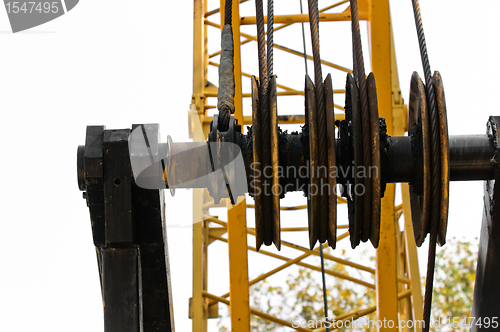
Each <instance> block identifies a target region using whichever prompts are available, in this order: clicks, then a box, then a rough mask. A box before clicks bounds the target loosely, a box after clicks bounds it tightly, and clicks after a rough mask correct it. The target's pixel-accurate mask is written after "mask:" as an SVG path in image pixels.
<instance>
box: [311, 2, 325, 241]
mask: <svg viewBox="0 0 500 332" xmlns="http://www.w3.org/2000/svg"><path fill="white" fill-rule="evenodd" d="M308 5H309V26H310V28H311V42H312V48H313V62H314V85H315V94H316V107H317V110H318V111H317V114H318V119H317V123H318V151H319V156H318V163H319V165H315V166H316V167H318V166H321V168H318V170H321V171H322V172H321V173H320V174H319V172H318V174H317V175H318V177H319V178H320V181H319V183H320V186H321V188H318V193H319V194H321V198H320V201H321V204H320V206H321V208H320V214H319V217H320V220H321V222H320V231H319V242H320V243H324V242H325V241H326V238H327V234H328V222H327V220H328V211H329V204H328V196H327V195H324V194H323V193H322V192H321V191H322V190H323V183H325V181H326V176H327V174H324V172H323V167H322V166H327V167H328V164H327V161H328V142H327V136H326V111H325V96H324V93H323V73H322V72H321V57H320V52H319V12H318V1H317V0H308ZM327 173H328V171H327Z"/></svg>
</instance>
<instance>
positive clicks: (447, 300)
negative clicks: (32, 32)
mask: <svg viewBox="0 0 500 332" xmlns="http://www.w3.org/2000/svg"><path fill="white" fill-rule="evenodd" d="M476 247H477V245H476V244H471V243H469V242H465V241H457V240H456V239H452V240H451V241H449V242H448V243H447V244H446V246H444V247H443V248H441V249H438V253H437V257H436V264H437V265H436V274H435V281H434V293H433V307H432V317H433V320H438V319H439V320H440V321H441V322H447V320H448V322H449V323H445V325H441V326H440V327H439V328H438V327H435V328H433V329H432V330H433V331H468V330H469V329H468V328H466V327H465V325H464V326H460V327H459V328H454V327H452V325H451V322H450V321H449V319H452V317H458V318H456V319H461V321H462V322H464V319H465V321H467V322H468V317H469V316H470V308H471V307H472V296H473V287H474V279H475V269H476V260H477V249H476ZM327 252H328V251H327ZM330 253H331V252H330ZM364 254H365V257H368V259H369V260H371V261H374V259H375V258H374V256H373V255H370V254H367V253H366V252H365V253H364ZM316 263H317V265H318V266H319V260H317V262H316ZM325 269H328V270H332V271H335V272H337V273H342V274H344V275H349V276H351V277H354V278H358V279H361V280H364V281H366V282H369V283H374V280H373V275H371V274H367V273H365V272H360V271H359V270H356V269H352V268H349V267H346V266H345V265H341V264H337V263H334V262H331V261H328V260H326V261H325ZM422 279H423V280H424V281H425V278H422ZM322 289H323V288H322V284H321V277H320V274H319V273H318V272H316V271H311V270H309V269H306V268H300V267H299V268H297V269H295V270H292V272H291V273H290V274H289V275H288V277H287V278H286V280H284V281H283V282H281V283H280V284H278V285H276V284H272V283H271V282H270V281H269V280H267V279H266V280H264V281H262V282H260V283H258V284H256V285H254V286H252V287H251V289H250V304H251V306H253V307H255V308H256V309H258V310H260V311H262V312H265V313H267V314H270V315H273V316H276V317H278V318H281V319H285V320H288V321H290V322H292V323H299V322H300V323H301V324H303V325H302V326H304V327H309V328H312V329H314V328H316V326H307V322H311V321H320V320H322V319H323V318H324V317H325V314H324V309H323V291H322ZM375 297H376V294H375V290H374V289H371V288H367V287H364V286H361V285H358V284H355V283H353V282H350V281H347V280H344V279H341V278H333V277H331V276H329V275H327V299H328V309H329V310H328V311H329V312H328V316H329V317H330V318H331V317H337V316H339V315H343V314H346V313H349V312H352V311H355V310H359V309H365V308H368V307H370V306H374V305H375ZM365 319H370V320H375V319H376V314H375V313H372V314H370V315H368V316H365ZM226 324H229V313H228V311H226V312H225V313H223V314H222V316H221V319H220V321H219V324H218V325H219V328H220V331H229V330H230V329H229V328H228V327H227V326H226ZM361 325H362V326H356V327H354V328H353V327H349V328H345V327H344V328H341V329H337V330H336V331H355V332H356V331H367V330H373V328H369V327H367V326H366V325H365V324H361ZM318 327H319V325H318ZM251 330H252V331H258V332H261V331H290V329H289V328H284V327H282V326H281V325H278V324H275V323H273V322H270V321H267V320H265V319H263V318H260V317H258V316H253V315H252V317H251Z"/></svg>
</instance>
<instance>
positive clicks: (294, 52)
mask: <svg viewBox="0 0 500 332" xmlns="http://www.w3.org/2000/svg"><path fill="white" fill-rule="evenodd" d="M205 24H206V25H209V26H212V27H214V28H218V29H220V25H219V24H217V23H214V22H211V21H208V20H205ZM241 36H243V37H245V38H247V39H250V40H255V41H256V40H257V37H256V36H252V35H249V34H247V33H244V32H241ZM274 48H276V49H278V50H282V51H285V52H288V53H291V54H294V55H297V56H300V57H304V53H301V52H299V51H295V50H293V49H291V48H288V47H285V46H282V45H279V44H274ZM218 54H220V52H219V53H217V54H216V53H214V54H212V55H210V57H212V56H215V55H218ZM306 57H307V59H308V60H313V57H312V56H311V55H308V54H307V55H306ZM321 63H322V64H323V65H325V66H328V67H331V68H335V69H338V70H341V71H344V72H346V73H352V70H351V69H349V68H346V67H343V66H339V65H337V64H334V63H332V62H329V61H326V60H321Z"/></svg>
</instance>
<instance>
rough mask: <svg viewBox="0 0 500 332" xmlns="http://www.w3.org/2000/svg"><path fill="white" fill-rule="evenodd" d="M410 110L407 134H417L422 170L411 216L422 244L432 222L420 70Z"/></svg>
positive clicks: (414, 80)
mask: <svg viewBox="0 0 500 332" xmlns="http://www.w3.org/2000/svg"><path fill="white" fill-rule="evenodd" d="M408 113H409V114H408V135H414V142H415V146H413V144H412V150H413V154H414V155H415V156H416V159H415V160H416V161H417V163H416V169H415V170H414V171H415V172H417V173H418V174H419V176H416V178H417V180H416V183H410V205H411V219H412V223H413V233H414V236H415V242H416V244H417V246H419V247H420V246H421V245H422V243H423V242H424V240H425V237H426V235H427V233H428V232H429V225H430V221H429V216H430V203H431V202H430V197H431V196H430V195H431V161H430V158H431V155H430V153H431V151H430V149H431V144H430V128H429V119H428V115H429V113H428V110H427V101H426V95H425V87H424V83H423V82H422V80H421V79H420V77H419V76H418V73H417V72H413V75H412V77H411V83H410V102H409V104H408ZM418 178H420V179H418ZM417 181H418V182H417Z"/></svg>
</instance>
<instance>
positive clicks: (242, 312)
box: [190, 0, 422, 332]
mask: <svg viewBox="0 0 500 332" xmlns="http://www.w3.org/2000/svg"><path fill="white" fill-rule="evenodd" d="M208 1H209V0H194V25H193V32H194V42H193V98H192V104H193V105H194V107H195V108H196V112H197V114H198V117H199V119H200V122H201V124H202V126H203V133H194V131H193V130H191V129H190V137H191V138H193V139H194V140H195V141H204V140H206V136H207V134H208V131H209V124H210V121H211V120H212V117H211V116H208V114H207V110H209V109H213V108H215V106H212V105H208V104H207V98H209V97H215V96H216V94H217V87H216V86H215V85H213V84H212V83H210V82H208V81H207V68H208V66H209V65H210V66H218V64H217V63H216V57H217V56H218V55H219V54H220V51H217V48H213V47H211V48H210V49H211V50H214V51H215V52H213V53H212V54H210V55H209V54H208V52H207V50H208V49H209V47H208V44H209V40H208V29H209V28H210V29H213V28H217V29H220V26H221V24H219V23H217V16H218V15H216V14H217V13H219V15H222V17H223V15H224V0H219V1H217V0H214V1H216V2H219V4H221V9H222V12H221V10H220V9H219V8H216V9H213V10H211V11H207V2H208ZM246 1H248V0H240V1H238V0H233V13H232V15H233V21H232V24H233V36H234V43H235V85H236V93H235V106H236V107H235V108H236V112H235V115H236V118H237V119H238V122H239V123H240V124H251V121H250V117H248V116H243V107H242V98H243V97H245V96H248V94H247V93H243V89H242V77H243V76H245V77H250V76H251V75H250V74H248V73H244V72H243V71H242V68H241V45H244V44H247V43H250V42H254V41H256V40H257V37H256V36H254V35H251V34H248V33H245V32H242V31H241V29H240V25H247V24H255V17H248V16H246V17H240V12H239V3H243V2H246ZM347 2H348V0H342V1H339V2H337V3H334V4H332V5H329V6H327V7H324V8H322V9H321V10H320V21H322V22H324V21H346V20H350V9H349V8H346V9H345V10H344V11H342V12H339V13H325V11H327V10H329V9H331V8H335V7H337V6H339V5H341V4H344V3H347ZM358 7H359V10H360V19H362V20H367V21H368V40H369V45H368V47H369V50H370V55H371V63H372V71H373V72H374V74H375V77H376V81H377V92H378V103H379V112H380V116H381V117H384V118H385V119H386V124H387V128H388V134H390V135H398V136H400V135H403V134H404V132H405V131H406V122H407V117H406V113H407V109H406V105H404V101H403V99H402V97H401V92H400V91H399V81H398V76H397V66H396V59H395V52H394V47H393V40H392V28H391V20H390V13H389V2H388V0H358ZM344 8H345V7H344ZM208 17H210V19H211V20H208ZM212 20H213V21H212ZM307 21H308V15H307V14H302V15H301V14H296V15H276V16H275V19H274V22H275V24H276V25H277V26H275V28H274V30H275V31H276V30H281V29H283V28H286V27H288V26H290V25H293V24H294V23H298V22H307ZM280 23H281V25H280ZM253 31H255V30H253ZM217 46H219V48H220V45H217ZM365 46H366V45H365ZM274 47H275V49H278V50H281V51H283V52H286V53H288V54H292V55H295V56H299V57H303V56H304V54H303V53H302V52H299V51H296V50H293V49H291V48H288V47H286V46H284V45H280V44H276V43H275V45H274ZM306 57H307V59H308V60H312V56H310V55H306ZM209 59H210V61H209ZM321 62H322V64H323V65H325V66H326V67H330V68H333V69H336V70H339V71H341V72H344V73H346V72H352V71H351V69H349V68H346V67H343V66H340V65H337V64H335V63H333V62H330V61H327V60H325V59H322V60H321ZM282 83H287V82H279V83H278V84H277V86H278V87H279V88H280V89H282V90H281V91H279V92H278V95H279V96H280V98H287V97H286V96H288V95H303V92H302V91H299V90H295V89H293V88H290V87H288V86H287V85H283V84H282ZM334 93H345V90H344V89H337V90H334ZM279 102H280V99H279V98H278V103H279ZM336 106H337V109H342V110H343V107H342V106H340V105H336ZM303 119H304V117H303V116H301V117H300V116H287V117H281V118H278V121H279V123H280V124H293V123H295V124H299V123H303V121H304V120H303ZM337 119H338V120H343V119H344V114H336V120H337ZM395 190H396V188H395V186H394V185H388V186H387V189H386V193H385V198H384V199H383V200H382V220H381V239H380V245H379V249H378V250H377V254H376V266H375V269H373V268H371V267H367V266H364V265H361V264H357V263H355V262H352V261H350V260H347V259H343V258H340V257H337V256H341V255H339V254H338V253H336V256H334V255H331V254H328V253H325V255H324V256H325V259H327V260H331V261H333V262H335V263H337V264H343V265H346V266H349V267H352V268H355V269H359V270H361V271H365V272H368V273H371V274H373V275H375V284H371V283H369V282H366V281H362V280H359V279H356V278H353V277H351V276H349V275H347V274H342V273H339V272H336V271H333V270H329V269H326V270H325V273H326V274H327V275H328V276H332V277H336V278H341V279H345V280H349V281H352V282H354V283H357V284H361V285H363V286H366V287H368V288H373V287H374V288H375V289H376V294H377V304H376V306H372V307H368V308H364V309H363V308H361V309H358V310H355V311H352V312H348V313H345V314H342V315H339V316H337V317H335V318H334V320H335V321H338V322H340V321H347V320H350V319H356V318H358V317H362V316H363V315H366V314H369V313H372V312H377V317H378V319H382V320H383V319H384V318H385V319H386V320H388V319H392V320H394V321H397V320H398V317H399V318H405V319H407V318H408V319H410V318H412V319H417V320H418V319H421V316H422V294H421V288H420V275H419V272H418V260H417V254H416V247H415V243H414V240H413V232H412V227H411V219H410V214H409V210H408V209H409V206H408V202H409V201H408V197H407V196H408V195H407V185H405V184H403V185H402V196H403V204H402V206H399V207H397V208H396V207H395V206H394V197H395ZM405 190H406V191H405ZM339 199H340V201H342V202H345V200H344V199H342V198H339ZM225 205H226V201H223V202H222V204H218V205H215V204H214V202H213V200H212V199H211V198H210V197H209V196H208V193H207V191H206V190H202V189H195V190H193V222H194V225H193V297H192V299H191V301H190V317H191V318H192V320H193V321H192V323H193V324H192V326H193V331H196V332H198V331H201V332H203V331H207V319H208V318H211V317H216V316H217V315H216V313H214V310H211V309H215V308H216V307H215V305H216V304H217V303H219V302H221V303H225V304H227V305H230V314H231V325H232V330H233V331H249V328H250V323H249V317H250V314H252V315H257V316H260V317H262V318H264V319H267V320H269V321H273V322H275V323H278V324H282V325H284V326H289V327H291V324H290V322H289V321H287V320H285V319H278V318H276V317H273V316H271V315H268V314H265V313H262V312H259V311H257V310H255V309H252V308H251V307H250V305H249V301H248V300H249V292H248V290H249V288H248V287H249V286H250V285H251V284H254V283H257V282H259V281H260V280H262V279H263V278H264V277H262V276H271V275H274V274H275V273H277V272H279V271H283V270H284V269H285V268H286V267H288V266H292V265H298V266H301V267H304V268H308V269H311V270H313V271H321V269H320V267H319V266H316V265H313V264H309V263H305V262H303V261H302V260H303V259H304V258H305V257H308V256H311V255H313V256H319V251H318V248H316V250H309V249H308V248H304V247H301V246H299V245H296V244H293V243H290V242H286V241H282V242H281V243H282V244H283V245H284V246H287V247H289V248H293V249H296V250H298V251H301V254H300V255H298V256H297V257H295V258H289V257H286V256H283V255H279V254H276V253H273V252H270V251H266V250H263V249H261V250H260V251H259V254H262V255H264V256H267V257H272V258H275V259H278V260H281V261H283V262H284V263H283V264H282V265H281V266H279V267H277V268H275V269H273V270H270V271H267V272H266V271H264V272H263V275H262V276H261V277H258V278H256V279H254V280H252V281H249V278H248V263H247V261H248V258H247V255H248V251H254V252H255V251H256V249H255V247H252V246H249V245H248V244H247V243H246V237H247V234H253V235H255V229H252V228H247V227H246V210H245V208H244V206H245V202H244V201H242V198H240V204H238V205H236V206H235V207H232V208H231V209H229V210H228V222H224V221H222V220H219V219H218V218H217V217H213V216H211V215H210V213H209V210H208V209H209V208H212V207H224V206H225ZM246 207H251V205H249V206H246ZM302 207H303V206H297V207H292V208H291V210H292V211H293V210H296V209H298V208H302ZM282 208H283V209H290V208H286V207H282ZM288 213H294V212H288ZM401 213H403V214H404V218H405V223H404V225H405V226H404V231H403V232H402V233H400V232H399V228H398V224H397V217H398V216H399V215H401ZM213 225H215V227H214V226H213ZM221 226H222V227H221ZM340 228H341V227H340ZM283 230H284V231H299V230H301V231H302V230H304V227H288V228H287V227H284V228H283ZM226 232H227V238H225V237H224V236H225V235H224V234H225V233H226ZM348 236H349V233H348V232H346V233H343V234H342V235H340V236H339V237H338V240H341V239H345V238H347V237H348ZM214 241H217V242H226V243H228V250H229V267H230V272H229V273H230V275H229V278H230V285H229V287H228V288H229V290H230V291H229V293H227V294H224V295H223V296H215V295H213V294H211V293H209V290H208V289H207V279H208V273H207V272H208V270H207V263H208V260H207V253H208V246H209V245H210V244H211V243H213V242H214ZM218 273H220V272H218ZM228 296H230V297H229V300H228V299H226V298H227V297H228ZM410 300H411V301H410ZM292 318H293V317H290V318H289V320H291V319H292ZM296 330H298V331H311V330H309V329H304V328H298V329H296ZM389 330H390V331H392V330H395V329H389V328H381V329H379V331H389ZM416 331H419V330H416Z"/></svg>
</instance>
